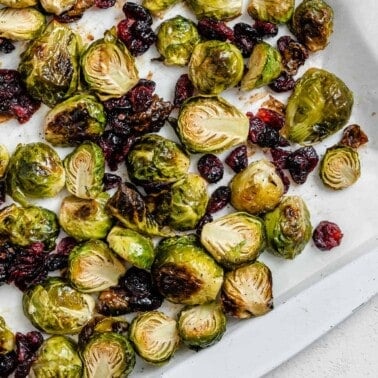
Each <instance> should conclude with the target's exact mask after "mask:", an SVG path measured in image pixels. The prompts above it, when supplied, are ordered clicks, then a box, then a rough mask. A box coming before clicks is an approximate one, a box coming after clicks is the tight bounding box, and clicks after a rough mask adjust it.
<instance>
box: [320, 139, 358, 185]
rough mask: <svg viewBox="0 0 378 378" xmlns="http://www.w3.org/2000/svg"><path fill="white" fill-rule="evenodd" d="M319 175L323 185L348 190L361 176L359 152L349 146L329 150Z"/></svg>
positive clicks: (321, 164) (321, 163)
mask: <svg viewBox="0 0 378 378" xmlns="http://www.w3.org/2000/svg"><path fill="white" fill-rule="evenodd" d="M319 174H320V179H321V180H322V182H323V184H324V185H326V186H327V187H329V188H331V189H334V190H340V189H345V188H348V187H349V186H351V185H353V184H354V183H355V182H356V181H357V180H358V179H359V177H360V175H361V165H360V157H359V154H358V152H357V151H356V150H355V149H353V148H351V147H347V146H334V147H331V148H327V150H326V152H325V154H324V156H323V158H322V160H321V162H320V168H319Z"/></svg>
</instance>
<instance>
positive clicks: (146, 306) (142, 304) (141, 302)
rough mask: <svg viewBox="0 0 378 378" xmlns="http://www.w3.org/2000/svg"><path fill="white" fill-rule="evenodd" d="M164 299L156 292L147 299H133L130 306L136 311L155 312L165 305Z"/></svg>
mask: <svg viewBox="0 0 378 378" xmlns="http://www.w3.org/2000/svg"><path fill="white" fill-rule="evenodd" d="M163 300H164V297H163V296H162V295H161V294H160V293H159V292H158V291H157V290H156V291H154V292H153V293H150V294H149V295H147V296H146V297H131V298H130V306H131V308H132V310H133V311H134V312H136V311H153V310H156V309H158V308H159V307H160V306H161V305H162V303H163Z"/></svg>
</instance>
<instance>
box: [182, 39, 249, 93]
mask: <svg viewBox="0 0 378 378" xmlns="http://www.w3.org/2000/svg"><path fill="white" fill-rule="evenodd" d="M188 69H189V72H188V74H189V78H190V80H191V81H192V83H193V85H194V86H195V87H196V88H197V90H198V91H199V92H200V93H201V94H214V95H216V94H219V93H221V92H223V91H224V90H226V89H228V88H232V87H234V86H235V85H237V84H238V83H239V81H240V80H241V78H242V76H243V73H244V60H243V56H242V54H241V52H240V50H239V49H238V48H237V47H236V46H235V45H234V44H232V43H230V42H222V41H218V40H210V41H205V42H201V43H198V44H197V45H196V46H195V47H194V49H193V52H192V55H191V58H190V61H189V65H188Z"/></svg>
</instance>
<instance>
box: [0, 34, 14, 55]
mask: <svg viewBox="0 0 378 378" xmlns="http://www.w3.org/2000/svg"><path fill="white" fill-rule="evenodd" d="M14 49H15V46H14V44H13V43H12V41H11V40H10V39H7V38H3V37H0V52H2V53H4V54H9V53H11V52H12V51H13V50H14Z"/></svg>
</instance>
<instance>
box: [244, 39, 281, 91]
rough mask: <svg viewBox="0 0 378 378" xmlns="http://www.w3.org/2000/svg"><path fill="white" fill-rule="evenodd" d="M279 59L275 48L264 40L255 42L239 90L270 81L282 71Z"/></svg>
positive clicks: (256, 86)
mask: <svg viewBox="0 0 378 378" xmlns="http://www.w3.org/2000/svg"><path fill="white" fill-rule="evenodd" d="M281 61H282V58H281V54H280V53H279V51H278V50H277V49H275V48H274V47H272V46H271V45H269V44H268V43H266V42H259V43H257V44H256V45H255V47H254V48H253V51H252V54H251V56H250V58H249V61H248V71H247V72H246V74H245V75H244V77H243V79H242V81H241V87H240V88H241V90H242V91H249V90H252V89H254V88H260V87H262V86H264V85H267V84H269V83H270V82H272V81H273V80H274V79H276V78H277V77H278V76H279V75H280V73H281V72H282V63H281Z"/></svg>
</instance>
